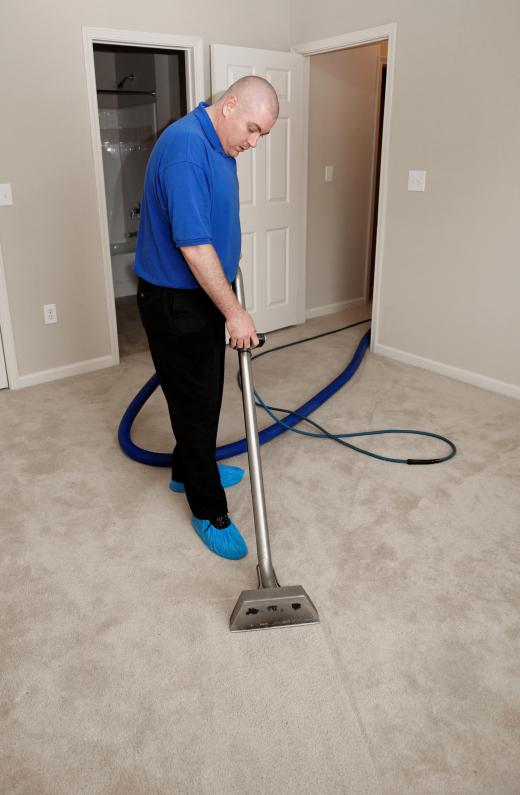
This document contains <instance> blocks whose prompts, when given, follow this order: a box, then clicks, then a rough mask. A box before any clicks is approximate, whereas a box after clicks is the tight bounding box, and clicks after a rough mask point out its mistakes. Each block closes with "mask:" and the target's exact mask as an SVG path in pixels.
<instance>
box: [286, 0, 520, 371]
mask: <svg viewBox="0 0 520 795" xmlns="http://www.w3.org/2000/svg"><path fill="white" fill-rule="evenodd" d="M388 22H397V25H398V31H397V55H396V69H395V84H394V101H393V116H392V130H391V139H390V155H389V193H388V207H387V218H386V243H385V250H384V255H385V257H384V263H383V271H382V315H381V327H380V339H379V342H380V343H382V344H383V345H385V346H389V347H391V348H395V349H398V350H401V351H404V352H407V353H409V354H412V355H415V356H418V357H423V358H427V359H431V360H434V361H436V362H441V363H444V364H447V365H451V366H453V367H456V368H461V369H464V370H468V371H472V372H473V373H478V374H482V375H484V376H487V377H489V378H491V379H496V380H498V381H502V382H505V383H506V384H514V385H520V342H519V341H520V298H519V297H520V255H519V252H520V223H519V217H520V212H519V211H520V176H519V165H520V147H519V145H518V142H519V141H520V102H519V101H518V96H519V94H518V90H519V73H520V67H519V62H518V55H517V50H518V48H517V37H518V30H519V26H520V3H518V1H517V0H497V2H494V3H490V2H487V0H454V1H453V2H452V0H441V2H437V3H431V2H426V0H363V2H361V1H360V0H357V1H356V2H348V3H345V2H344V0H321V2H320V3H319V4H317V3H316V2H314V0H291V40H292V44H297V43H300V42H306V41H312V40H316V39H321V38H327V37H331V36H337V35H338V34H340V33H346V32H350V31H355V30H362V29H365V28H370V27H373V26H377V25H381V24H385V23H388ZM409 169H426V170H427V172H428V176H427V185H426V188H427V189H426V192H425V193H409V192H407V175H408V170H409Z"/></svg>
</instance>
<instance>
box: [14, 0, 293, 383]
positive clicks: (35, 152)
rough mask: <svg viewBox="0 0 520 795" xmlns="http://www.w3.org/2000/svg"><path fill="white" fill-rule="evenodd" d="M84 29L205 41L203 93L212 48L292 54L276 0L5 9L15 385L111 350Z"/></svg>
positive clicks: (79, 1)
mask: <svg viewBox="0 0 520 795" xmlns="http://www.w3.org/2000/svg"><path fill="white" fill-rule="evenodd" d="M83 25H86V26H90V27H106V28H121V29H126V30H142V31H156V32H160V33H177V34H183V35H186V36H201V37H203V40H204V45H205V86H206V94H207V95H209V86H210V83H209V44H210V43H212V42H218V43H222V44H237V45H242V46H246V47H261V48H268V49H279V50H287V49H289V15H288V3H287V2H279V0H264V2H263V3H262V4H261V5H258V4H257V5H254V4H253V5H248V6H247V8H246V7H245V6H244V4H243V3H242V2H239V1H238V0H226V2H225V4H222V3H213V2H211V1H210V0H191V2H190V3H185V2H180V0H171V1H170V2H168V3H165V2H163V0H149V1H148V2H147V3H145V4H143V3H141V2H138V0H103V2H101V0H88V2H87V0H75V1H74V2H73V3H71V2H68V0H56V2H53V3H45V2H43V1H42V0H35V2H32V3H31V4H30V6H27V4H24V3H19V2H18V1H17V0H3V2H2V26H1V28H0V72H1V73H2V74H3V75H7V76H10V77H9V78H8V79H4V80H2V85H1V89H0V90H1V95H0V102H1V107H2V114H3V118H4V119H6V120H8V123H5V122H4V123H3V124H2V125H0V181H1V182H10V183H12V186H13V197H14V205H13V206H12V207H1V208H0V241H1V248H2V256H3V261H4V266H5V276H6V282H7V290H8V296H9V306H10V312H11V316H12V324H13V334H14V343H15V349H16V358H17V364H18V370H19V373H20V375H22V376H23V375H24V374H31V373H36V372H41V371H46V370H49V369H52V368H59V367H62V366H65V365H68V364H73V363H76V362H81V361H85V360H90V359H97V358H99V357H103V356H107V355H108V354H109V352H110V340H109V328H108V316H107V308H106V300H105V289H104V274H103V266H102V251H101V236H100V231H99V224H98V215H97V212H98V211H97V198H96V189H95V179H94V166H93V155H92V146H91V138H90V122H89V110H88V98H87V86H86V75H85V64H84V54H83V38H82V35H83V34H82V26H83ZM14 76H15V77H14ZM44 303H56V304H57V309H58V319H59V322H58V323H57V324H56V325H49V326H45V325H44V324H43V314H42V305H43V304H44Z"/></svg>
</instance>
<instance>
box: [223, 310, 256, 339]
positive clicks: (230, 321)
mask: <svg viewBox="0 0 520 795" xmlns="http://www.w3.org/2000/svg"><path fill="white" fill-rule="evenodd" d="M226 326H227V330H228V333H229V345H230V347H231V348H238V349H240V348H256V346H257V345H258V337H257V336H256V328H255V324H254V321H253V318H252V317H251V315H249V314H248V313H247V312H246V310H245V309H242V307H240V306H238V307H237V308H236V310H234V311H233V312H232V313H231V314H230V315H229V316H228V317H226Z"/></svg>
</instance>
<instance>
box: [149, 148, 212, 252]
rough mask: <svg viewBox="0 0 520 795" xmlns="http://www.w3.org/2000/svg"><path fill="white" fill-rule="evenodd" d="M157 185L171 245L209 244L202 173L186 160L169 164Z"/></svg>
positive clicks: (208, 210) (208, 200) (207, 196)
mask: <svg viewBox="0 0 520 795" xmlns="http://www.w3.org/2000/svg"><path fill="white" fill-rule="evenodd" d="M161 182H162V188H163V190H164V195H165V197H166V202H167V207H168V215H169V218H170V223H171V229H172V237H173V240H174V243H175V245H176V246H200V245H203V244H204V243H212V242H213V241H212V236H211V190H210V185H209V182H208V178H207V176H206V174H205V172H204V170H203V169H202V168H201V167H200V166H197V165H196V164H195V163H191V162H189V161H184V162H181V163H172V164H170V165H169V166H168V167H167V168H166V169H165V170H164V171H163V172H162V173H161Z"/></svg>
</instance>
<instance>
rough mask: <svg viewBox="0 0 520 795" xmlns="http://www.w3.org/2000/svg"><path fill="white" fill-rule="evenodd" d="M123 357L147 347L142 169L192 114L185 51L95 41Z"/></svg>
mask: <svg viewBox="0 0 520 795" xmlns="http://www.w3.org/2000/svg"><path fill="white" fill-rule="evenodd" d="M93 50H94V69H95V78H96V95H97V111H98V120H99V131H100V142H101V157H102V163H103V178H104V187H105V199H106V212H107V226H108V237H109V243H110V261H111V271H112V283H113V289H114V299H115V312H116V322H117V336H118V345H119V355H120V357H121V358H124V357H125V356H128V355H130V354H133V353H137V352H139V351H141V350H144V349H146V348H147V345H146V338H145V336H144V331H143V330H142V328H141V323H140V321H139V317H138V312H137V305H136V300H135V293H136V285H137V278H136V276H135V274H134V272H133V266H134V259H135V248H136V242H137V232H138V227H139V218H140V211H141V206H140V202H141V194H142V189H143V183H144V174H145V169H146V164H147V162H148V158H149V156H150V153H151V151H152V148H153V146H154V144H155V142H156V140H157V138H158V137H159V135H160V134H161V133H162V131H163V130H164V129H165V128H166V127H167V126H168V125H170V124H172V123H173V122H175V121H177V119H180V118H181V117H182V116H184V115H185V114H186V113H187V105H188V103H187V83H186V60H185V59H186V52H185V50H173V49H163V48H153V47H142V46H131V45H120V44H112V43H110V44H94V45H93Z"/></svg>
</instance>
